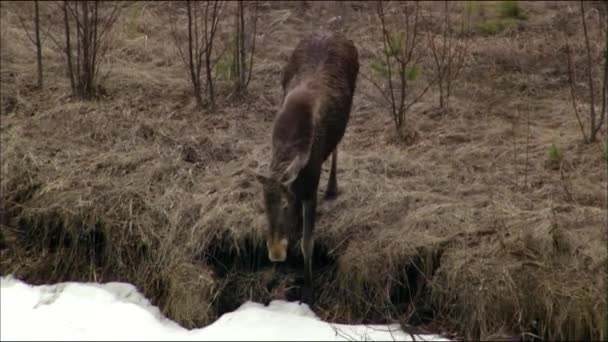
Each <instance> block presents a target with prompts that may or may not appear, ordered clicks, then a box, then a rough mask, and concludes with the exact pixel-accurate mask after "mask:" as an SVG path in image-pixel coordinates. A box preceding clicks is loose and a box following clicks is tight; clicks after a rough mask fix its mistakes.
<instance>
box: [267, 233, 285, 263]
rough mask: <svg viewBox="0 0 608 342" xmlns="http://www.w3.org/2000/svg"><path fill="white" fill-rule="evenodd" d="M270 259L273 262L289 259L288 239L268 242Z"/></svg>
mask: <svg viewBox="0 0 608 342" xmlns="http://www.w3.org/2000/svg"><path fill="white" fill-rule="evenodd" d="M266 248H268V259H270V261H272V262H283V261H285V259H287V239H280V240H274V239H273V240H267V241H266Z"/></svg>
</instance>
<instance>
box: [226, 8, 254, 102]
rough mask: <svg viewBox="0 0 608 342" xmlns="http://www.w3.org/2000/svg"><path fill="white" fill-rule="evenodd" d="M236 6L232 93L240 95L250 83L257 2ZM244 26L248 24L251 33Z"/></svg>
mask: <svg viewBox="0 0 608 342" xmlns="http://www.w3.org/2000/svg"><path fill="white" fill-rule="evenodd" d="M251 3H253V4H251ZM236 5H237V11H236V13H235V17H234V19H235V20H234V21H235V22H234V30H235V37H234V38H235V44H234V55H233V56H234V57H233V65H232V66H233V68H234V91H235V93H237V94H240V93H243V92H245V91H246V90H247V86H248V85H249V81H251V75H252V69H253V54H254V52H255V34H256V28H257V17H258V2H257V1H238V2H237V3H236ZM251 7H253V8H251ZM246 18H247V20H246ZM246 24H249V26H250V27H251V31H249V32H247V31H248V30H247V28H246V27H247V26H246ZM248 36H249V37H248ZM247 41H250V43H249V44H247ZM247 45H249V46H247Z"/></svg>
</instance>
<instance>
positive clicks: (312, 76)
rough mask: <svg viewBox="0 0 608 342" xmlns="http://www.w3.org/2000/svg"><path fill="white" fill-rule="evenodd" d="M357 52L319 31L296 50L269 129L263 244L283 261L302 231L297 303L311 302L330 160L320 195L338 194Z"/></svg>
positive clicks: (263, 177) (338, 38) (338, 37)
mask: <svg viewBox="0 0 608 342" xmlns="http://www.w3.org/2000/svg"><path fill="white" fill-rule="evenodd" d="M358 73H359V55H358V52H357V48H356V47H355V45H354V44H353V42H352V41H351V40H349V39H347V38H346V37H344V36H342V35H340V34H333V33H316V34H312V35H311V36H309V37H308V38H305V39H303V40H302V41H300V43H299V44H298V45H297V46H296V48H295V49H294V50H293V52H292V54H291V56H290V58H289V60H288V62H287V64H286V66H285V67H284V68H283V71H282V82H281V85H282V90H283V99H282V105H281V108H280V110H279V111H278V113H277V114H276V116H275V118H274V123H273V127H272V157H271V162H270V167H269V169H270V170H269V174H267V175H262V174H259V173H256V178H257V179H258V180H259V182H260V183H261V184H262V190H263V198H264V207H265V212H266V216H267V219H268V229H267V232H266V233H267V236H266V247H267V249H268V258H269V259H270V261H272V262H284V261H285V260H286V258H287V250H288V249H287V247H288V245H289V237H290V236H292V235H291V232H294V231H296V229H302V239H301V244H300V247H301V251H302V255H303V257H304V286H303V287H302V290H301V294H300V296H301V297H300V303H302V302H304V303H306V304H308V305H309V306H310V307H312V305H313V302H314V293H313V283H312V255H313V249H314V238H313V232H314V228H315V215H316V208H317V189H318V186H319V179H320V176H321V170H322V168H321V167H322V165H323V163H324V162H325V161H326V160H327V159H328V157H329V155H330V154H331V155H332V158H331V168H330V175H329V180H328V183H327V190H326V192H325V198H327V199H332V198H335V197H336V196H337V194H338V183H337V179H336V172H337V165H336V164H337V159H338V149H337V147H338V144H339V143H340V141H341V140H342V137H343V136H344V132H345V130H346V126H347V124H348V120H349V117H350V112H351V107H352V101H353V95H354V92H355V85H356V82H357V75H358Z"/></svg>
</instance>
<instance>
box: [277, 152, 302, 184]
mask: <svg viewBox="0 0 608 342" xmlns="http://www.w3.org/2000/svg"><path fill="white" fill-rule="evenodd" d="M306 163H308V156H306V157H305V156H304V155H302V154H299V155H298V156H296V157H295V158H294V159H293V160H292V161H291V163H290V164H289V166H288V167H287V169H286V170H285V172H283V176H282V177H281V183H283V185H285V186H287V187H288V186H289V185H291V183H293V182H294V181H295V180H296V178H297V177H298V173H300V170H302V169H303V168H304V166H306Z"/></svg>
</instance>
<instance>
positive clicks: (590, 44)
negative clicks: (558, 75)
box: [566, 1, 608, 143]
mask: <svg viewBox="0 0 608 342" xmlns="http://www.w3.org/2000/svg"><path fill="white" fill-rule="evenodd" d="M604 5H605V6H608V3H607V2H604ZM579 9H580V16H581V26H582V28H583V37H582V40H583V42H584V46H583V47H581V49H582V51H583V54H584V60H583V61H581V62H580V63H581V64H583V65H584V67H583V69H584V74H585V75H584V76H583V77H584V81H583V82H586V84H585V85H584V86H582V85H578V84H577V83H578V79H577V76H576V69H577V63H576V58H575V57H576V56H574V55H573V51H572V50H573V49H572V46H573V44H572V42H570V41H569V39H568V37H566V55H567V63H568V81H569V85H570V98H571V99H572V107H573V108H574V115H576V119H577V121H578V124H579V126H580V129H581V133H582V135H583V140H584V141H585V143H592V142H594V141H595V140H596V137H597V133H598V132H599V130H600V129H601V128H602V125H603V124H604V121H606V102H607V101H606V97H607V96H608V28H607V25H606V15H605V14H603V13H602V12H601V11H597V19H598V25H597V26H595V25H591V27H593V26H595V27H596V28H597V31H599V32H591V30H589V28H590V27H588V26H589V25H588V24H587V20H588V19H587V16H588V15H589V13H588V12H587V11H586V10H585V2H584V1H581V2H580V7H579ZM592 34H597V35H598V36H603V41H604V44H603V45H604V47H603V48H601V47H600V45H601V43H599V39H598V40H597V42H596V40H593V39H590V35H592ZM576 39H580V38H576ZM602 55H603V71H600V68H601V66H600V65H601V64H602V63H601V62H600V59H601V58H602ZM600 75H601V76H600ZM600 77H601V79H600ZM581 93H585V95H582V94H581ZM598 95H599V96H598ZM582 100H587V101H588V104H589V107H588V111H589V113H588V114H589V115H588V122H587V124H588V126H587V127H588V128H587V129H585V123H584V122H583V119H581V114H580V113H579V104H578V103H577V101H582ZM598 107H599V108H598Z"/></svg>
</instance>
